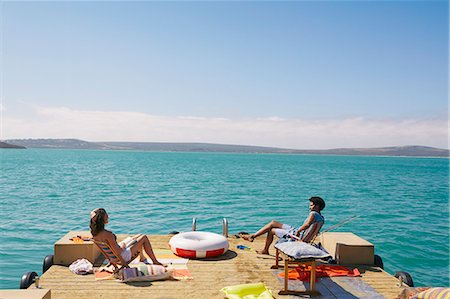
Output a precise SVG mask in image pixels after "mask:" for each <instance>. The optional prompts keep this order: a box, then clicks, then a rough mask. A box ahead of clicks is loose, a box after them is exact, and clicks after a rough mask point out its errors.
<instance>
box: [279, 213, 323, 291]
mask: <svg viewBox="0 0 450 299" xmlns="http://www.w3.org/2000/svg"><path fill="white" fill-rule="evenodd" d="M322 226H323V222H317V223H314V224H312V225H311V226H310V227H309V228H308V229H307V230H306V231H305V233H304V234H303V236H302V238H301V239H300V238H298V239H299V240H298V241H301V242H304V243H308V244H310V243H312V242H313V241H314V240H315V238H316V236H317V235H318V233H319V231H320V229H321V228H322ZM280 241H281V240H280ZM280 241H278V242H277V244H275V249H276V253H275V265H273V266H272V267H271V268H272V269H278V268H280V265H279V259H280V256H281V258H282V260H283V266H284V288H283V290H281V291H280V292H279V293H278V294H279V295H299V294H307V295H311V296H320V292H318V291H317V290H316V260H317V259H320V258H324V256H320V255H317V256H313V257H305V258H294V257H292V255H289V254H288V253H287V252H284V251H282V250H280V249H278V247H277V245H278V244H280ZM290 243H297V242H290ZM289 253H291V252H289ZM289 265H291V266H292V265H295V266H300V265H306V266H311V275H310V283H309V290H306V291H293V290H289V289H288V282H289V275H288V272H289Z"/></svg>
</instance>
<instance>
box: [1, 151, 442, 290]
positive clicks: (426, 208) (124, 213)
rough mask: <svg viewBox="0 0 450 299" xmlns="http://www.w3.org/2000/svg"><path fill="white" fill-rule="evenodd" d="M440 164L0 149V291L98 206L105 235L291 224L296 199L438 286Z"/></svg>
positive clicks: (389, 261)
mask: <svg viewBox="0 0 450 299" xmlns="http://www.w3.org/2000/svg"><path fill="white" fill-rule="evenodd" d="M448 163H449V160H448V159H427V158H396V157H345V156H313V155H311V156H307V155H305V156H303V155H272V154H264V155H263V154H219V153H151V152H126V151H83V150H38V149H28V150H0V202H1V209H0V213H1V214H0V227H1V234H0V253H1V255H0V288H18V286H19V281H20V277H21V276H22V274H23V273H24V272H27V271H36V272H38V273H39V274H40V272H41V271H42V261H43V258H44V256H45V255H47V254H52V253H53V243H54V242H55V241H56V240H58V239H59V238H60V237H61V236H62V235H64V234H66V233H67V232H68V231H69V230H87V229H88V218H89V212H90V211H91V210H92V209H94V208H96V207H104V208H106V210H107V211H108V212H109V214H110V224H109V228H110V229H111V230H113V231H114V232H116V233H147V234H166V233H168V232H170V231H172V230H178V231H183V230H190V226H191V221H192V217H197V219H198V222H197V228H198V229H199V230H208V231H213V232H218V233H220V232H221V230H222V228H221V226H222V218H223V217H227V218H228V221H229V231H230V233H235V232H238V231H242V230H244V231H250V232H252V231H254V230H256V229H257V228H259V226H260V225H262V224H264V223H266V222H267V221H269V220H271V219H276V220H278V221H281V222H284V223H288V224H292V225H298V224H300V223H301V222H303V219H304V218H305V217H306V215H307V213H308V204H309V203H308V201H307V199H308V198H309V197H310V196H311V195H320V196H322V197H323V198H324V199H325V200H326V203H327V207H326V209H325V210H324V212H323V214H324V215H325V218H326V224H325V228H327V227H329V226H332V225H334V224H336V223H339V222H340V221H342V220H344V219H346V218H348V217H351V216H353V215H361V217H360V218H359V219H357V220H354V221H352V222H350V223H348V224H346V225H345V226H343V227H341V228H340V229H338V230H337V231H352V232H354V233H356V234H358V235H360V236H361V237H363V238H365V239H367V240H369V241H370V242H372V243H374V244H375V251H376V253H377V254H379V255H380V256H381V257H382V258H383V261H384V265H385V269H386V270H387V271H388V272H390V273H392V274H393V273H395V271H398V270H402V271H407V272H409V273H410V274H411V276H412V277H413V279H414V281H415V283H416V285H433V286H449V209H448V208H449V206H448V197H449V196H448V195H449V194H448V192H449V189H448V187H449V176H448V172H449V165H448Z"/></svg>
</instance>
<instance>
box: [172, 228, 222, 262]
mask: <svg viewBox="0 0 450 299" xmlns="http://www.w3.org/2000/svg"><path fill="white" fill-rule="evenodd" d="M169 245H170V249H172V251H173V253H175V254H176V255H178V256H181V257H186V258H205V257H215V256H219V255H222V254H224V253H225V252H226V251H227V250H228V240H227V238H225V237H224V236H222V235H219V234H215V233H209V232H197V231H193V232H185V233H179V234H177V235H175V236H173V237H172V238H171V239H170V241H169Z"/></svg>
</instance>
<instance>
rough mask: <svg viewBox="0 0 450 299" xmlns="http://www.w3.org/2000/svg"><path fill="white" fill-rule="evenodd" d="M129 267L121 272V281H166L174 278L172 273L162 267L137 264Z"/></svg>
mask: <svg viewBox="0 0 450 299" xmlns="http://www.w3.org/2000/svg"><path fill="white" fill-rule="evenodd" d="M129 266H130V267H129V268H121V269H120V271H119V279H120V280H121V281H122V282H134V281H155V280H164V279H168V278H170V277H171V276H172V271H169V270H167V268H166V267H164V266H160V265H149V264H144V263H136V264H130V265H129Z"/></svg>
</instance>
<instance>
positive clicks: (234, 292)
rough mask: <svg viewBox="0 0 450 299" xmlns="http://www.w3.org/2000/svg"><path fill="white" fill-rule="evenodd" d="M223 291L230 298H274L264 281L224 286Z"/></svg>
mask: <svg viewBox="0 0 450 299" xmlns="http://www.w3.org/2000/svg"><path fill="white" fill-rule="evenodd" d="M221 291H222V292H224V293H225V295H226V297H227V298H229V299H273V296H272V292H271V291H270V290H269V289H268V288H267V287H266V286H265V284H263V283H262V282H260V283H248V284H239V285H235V286H229V287H224V288H223V289H221Z"/></svg>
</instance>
